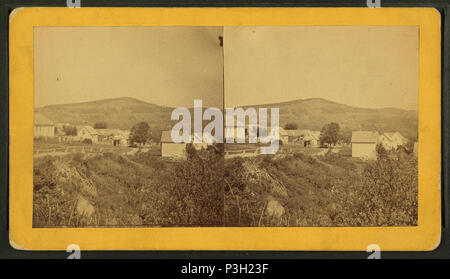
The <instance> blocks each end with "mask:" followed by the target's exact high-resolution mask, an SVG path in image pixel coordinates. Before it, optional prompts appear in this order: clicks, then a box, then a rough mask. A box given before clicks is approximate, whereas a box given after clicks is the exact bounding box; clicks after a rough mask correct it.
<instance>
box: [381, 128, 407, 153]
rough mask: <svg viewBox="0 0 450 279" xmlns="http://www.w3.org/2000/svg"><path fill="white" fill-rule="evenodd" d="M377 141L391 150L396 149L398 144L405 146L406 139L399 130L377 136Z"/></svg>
mask: <svg viewBox="0 0 450 279" xmlns="http://www.w3.org/2000/svg"><path fill="white" fill-rule="evenodd" d="M379 143H380V144H381V145H383V147H384V148H385V149H386V150H393V149H397V147H399V146H406V144H407V143H408V139H407V138H405V137H404V136H402V134H400V133H399V132H393V133H384V134H382V135H381V136H380V137H379Z"/></svg>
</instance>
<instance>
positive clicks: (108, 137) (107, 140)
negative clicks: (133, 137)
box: [95, 129, 130, 146]
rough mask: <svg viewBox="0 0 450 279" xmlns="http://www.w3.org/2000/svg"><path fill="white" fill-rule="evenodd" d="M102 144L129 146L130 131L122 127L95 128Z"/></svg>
mask: <svg viewBox="0 0 450 279" xmlns="http://www.w3.org/2000/svg"><path fill="white" fill-rule="evenodd" d="M95 132H96V133H97V135H98V136H97V137H98V140H97V142H98V143H100V144H108V145H112V146H128V145H129V137H130V131H128V130H120V129H95Z"/></svg>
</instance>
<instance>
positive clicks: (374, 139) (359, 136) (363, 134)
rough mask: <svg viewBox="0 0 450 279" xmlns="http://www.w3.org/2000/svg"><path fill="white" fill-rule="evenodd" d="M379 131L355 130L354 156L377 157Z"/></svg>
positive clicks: (353, 139) (352, 141) (353, 135)
mask: <svg viewBox="0 0 450 279" xmlns="http://www.w3.org/2000/svg"><path fill="white" fill-rule="evenodd" d="M378 137H379V135H378V133H377V132H372V131H355V132H353V133H352V140H351V143H352V157H356V158H363V159H376V158H377V151H376V146H377V143H378Z"/></svg>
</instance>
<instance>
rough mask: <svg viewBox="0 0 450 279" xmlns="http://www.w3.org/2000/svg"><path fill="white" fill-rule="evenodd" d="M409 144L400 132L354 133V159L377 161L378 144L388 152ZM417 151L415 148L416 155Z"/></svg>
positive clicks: (352, 140)
mask: <svg viewBox="0 0 450 279" xmlns="http://www.w3.org/2000/svg"><path fill="white" fill-rule="evenodd" d="M407 143H408V139H407V138H405V137H404V136H402V134H400V133H399V132H393V133H384V134H379V133H378V132H376V131H375V132H374V131H354V132H353V133H352V139H351V146H352V157H356V158H365V159H376V158H377V150H376V147H377V144H381V145H382V146H383V147H384V148H385V149H386V150H393V149H396V148H398V147H399V146H406V144H407ZM415 146H417V144H415ZM416 150H417V148H416V147H415V150H414V152H415V153H416V152H417V151H416Z"/></svg>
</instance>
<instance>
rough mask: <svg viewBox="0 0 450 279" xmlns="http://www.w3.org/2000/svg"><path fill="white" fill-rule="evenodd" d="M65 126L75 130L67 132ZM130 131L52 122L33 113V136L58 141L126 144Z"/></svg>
mask: <svg viewBox="0 0 450 279" xmlns="http://www.w3.org/2000/svg"><path fill="white" fill-rule="evenodd" d="M67 127H70V128H72V129H73V131H75V133H74V134H67V130H65V129H66V128H67ZM129 136H130V131H128V130H120V129H94V128H93V127H92V126H88V125H71V124H70V123H54V122H53V121H51V120H49V119H48V118H47V117H45V116H44V115H42V114H40V113H35V115H34V138H55V139H57V140H58V141H86V140H87V141H89V142H91V143H99V144H107V145H112V146H128V145H129Z"/></svg>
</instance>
